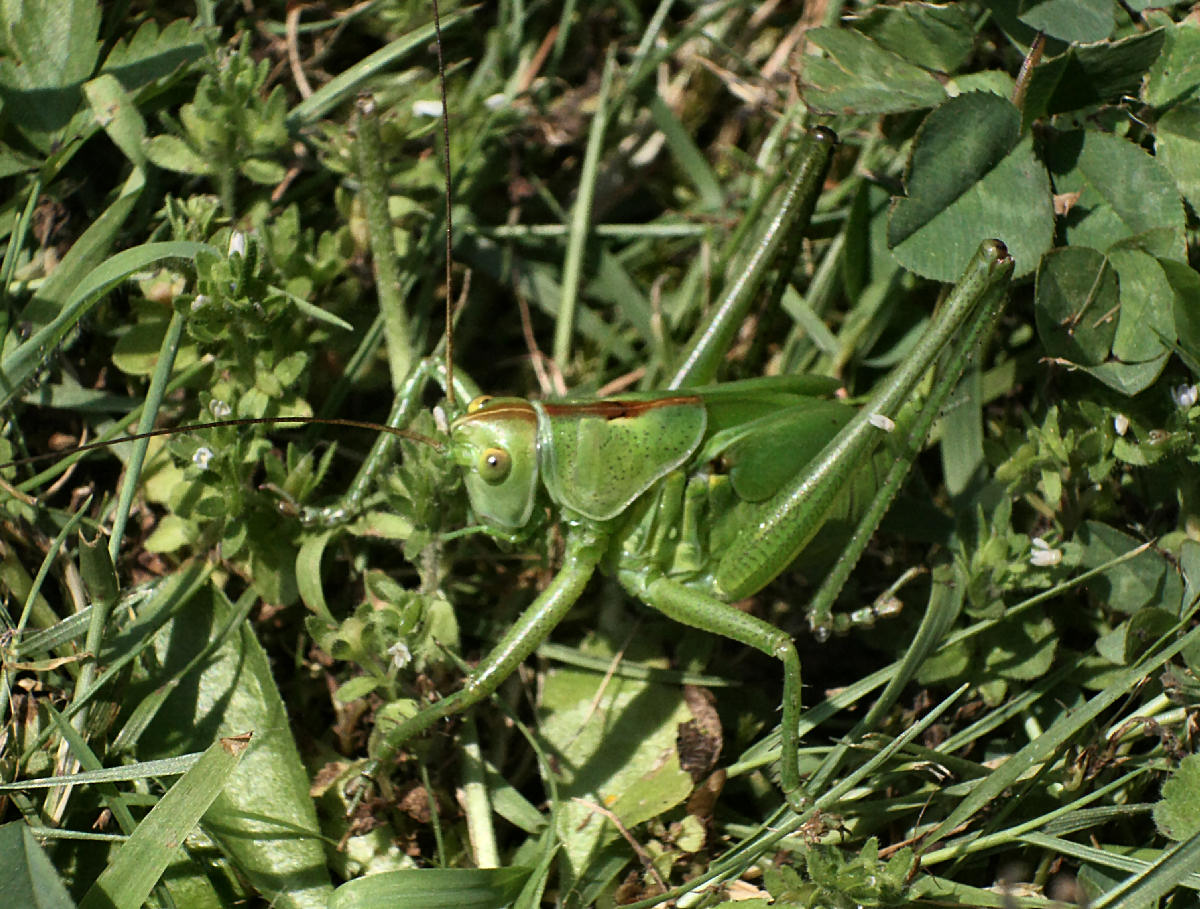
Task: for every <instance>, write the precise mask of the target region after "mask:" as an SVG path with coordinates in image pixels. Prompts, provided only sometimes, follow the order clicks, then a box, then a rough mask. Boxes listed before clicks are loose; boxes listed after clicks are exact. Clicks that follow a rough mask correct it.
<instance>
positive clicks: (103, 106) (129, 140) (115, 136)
mask: <svg viewBox="0 0 1200 909" xmlns="http://www.w3.org/2000/svg"><path fill="white" fill-rule="evenodd" d="M83 91H84V94H85V95H87V100H88V103H89V104H90V105H91V107H92V113H93V114H94V115H95V117H96V122H97V123H99V124H100V126H101V127H102V128H103V129H104V131H105V132H107V133H108V137H109V138H110V139H112V141H113V144H114V145H116V146H117V148H119V149H121V153H122V154H124V155H125V157H126V158H128V159H129V160H130V161H131V162H132V163H133V164H134V166H135V167H142V166H143V165H144V164H145V161H146V153H145V151H144V149H143V147H142V144H143V142H144V141H145V138H146V121H145V120H143V119H142V115H141V113H140V112H139V111H138V109H137V105H136V104H135V103H134V100H133V98H131V97H130V96H129V95H128V94H126V93H125V89H124V88H122V87H121V83H120V82H118V81H117V80H116V79H115V78H113V77H112V76H104V75H102V76H97V77H96V78H95V79H93V80H92V81H91V82H88V83H87V84H86V85H84V87H83Z"/></svg>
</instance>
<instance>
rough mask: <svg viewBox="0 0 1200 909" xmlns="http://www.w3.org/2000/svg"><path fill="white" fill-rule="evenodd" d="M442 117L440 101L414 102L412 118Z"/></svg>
mask: <svg viewBox="0 0 1200 909" xmlns="http://www.w3.org/2000/svg"><path fill="white" fill-rule="evenodd" d="M441 115H442V102H441V101H414V102H413V116H414V117H440V116H441Z"/></svg>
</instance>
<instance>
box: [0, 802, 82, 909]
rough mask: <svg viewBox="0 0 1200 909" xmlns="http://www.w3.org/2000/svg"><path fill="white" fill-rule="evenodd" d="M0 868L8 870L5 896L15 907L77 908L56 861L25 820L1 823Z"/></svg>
mask: <svg viewBox="0 0 1200 909" xmlns="http://www.w3.org/2000/svg"><path fill="white" fill-rule="evenodd" d="M0 868H3V869H4V872H3V874H4V898H5V900H6V901H7V902H8V904H9V906H12V907H14V909H15V907H18V906H20V907H28V909H73V907H74V905H75V902H74V900H72V899H71V895H70V894H69V893H67V888H66V887H65V886H63V882H62V881H61V880H60V879H59V876H58V872H57V871H56V870H55V869H54V863H53V862H51V861H50V859H49V858H47V856H46V853H45V852H44V851H42V847H41V846H40V845H39V844H38V841H37V838H36V837H34V835H33V833H32V832H31V831H30V829H29V825H28V824H26V823H25V822H24V821H12V822H11V823H8V824H4V825H3V826H0Z"/></svg>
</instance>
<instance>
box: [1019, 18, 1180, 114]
mask: <svg viewBox="0 0 1200 909" xmlns="http://www.w3.org/2000/svg"><path fill="white" fill-rule="evenodd" d="M1165 41H1166V29H1161V28H1159V29H1154V30H1153V31H1150V32H1147V33H1145V34H1141V35H1131V36H1130V37H1128V38H1124V39H1122V40H1120V41H1112V42H1105V43H1103V44H1094V45H1090V46H1088V47H1071V48H1068V49H1067V51H1066V52H1065V53H1062V54H1059V55H1058V56H1055V57H1051V58H1050V59H1049V60H1045V61H1043V62H1042V63H1041V64H1040V65H1039V66H1037V67H1036V68H1035V69H1034V70H1033V75H1032V77H1031V78H1030V80H1029V88H1028V90H1027V91H1026V92H1025V105H1024V108H1023V111H1022V116H1023V121H1022V122H1023V123H1024V125H1025V126H1026V127H1028V126H1029V125H1030V124H1031V123H1033V122H1034V121H1035V120H1038V119H1041V118H1042V117H1046V116H1049V115H1052V114H1061V113H1066V112H1068V111H1076V110H1085V109H1088V108H1094V107H1096V106H1098V105H1101V104H1110V103H1111V104H1115V103H1119V102H1120V101H1121V99H1122V98H1124V97H1126V96H1136V95H1137V94H1138V92H1139V91H1140V90H1141V85H1142V78H1143V77H1144V76H1145V74H1146V71H1147V70H1148V69H1149V68H1150V66H1151V65H1152V64H1153V63H1154V61H1155V60H1157V59H1158V56H1159V53H1160V51H1161V50H1162V46H1163V44H1164V42H1165Z"/></svg>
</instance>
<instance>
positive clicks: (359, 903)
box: [329, 868, 529, 909]
mask: <svg viewBox="0 0 1200 909" xmlns="http://www.w3.org/2000/svg"><path fill="white" fill-rule="evenodd" d="M527 877H529V869H528V868H412V869H406V870H403V871H385V872H382V873H380V874H372V875H369V876H367V877H360V878H358V879H357V880H353V881H350V882H348V883H345V884H342V886H340V887H338V888H337V890H335V891H334V893H333V896H332V897H331V898H330V901H329V909H400V907H403V909H503V907H505V906H508V905H510V904H511V903H512V901H513V900H514V899H515V898H516V896H517V894H519V893H520V892H521V887H522V886H523V885H524V883H525V879H526V878H527Z"/></svg>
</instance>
